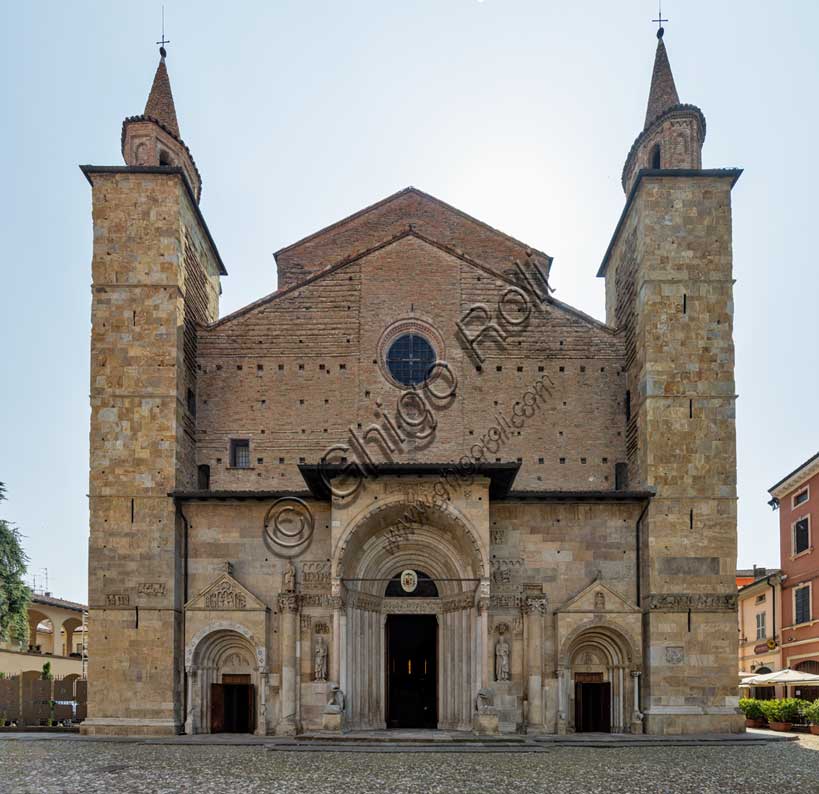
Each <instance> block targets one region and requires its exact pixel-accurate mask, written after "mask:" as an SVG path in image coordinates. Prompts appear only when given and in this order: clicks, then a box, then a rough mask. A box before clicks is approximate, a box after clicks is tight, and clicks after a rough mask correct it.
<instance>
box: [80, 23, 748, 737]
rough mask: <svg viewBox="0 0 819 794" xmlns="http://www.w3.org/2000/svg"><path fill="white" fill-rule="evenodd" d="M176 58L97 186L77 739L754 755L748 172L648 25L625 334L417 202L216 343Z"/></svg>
mask: <svg viewBox="0 0 819 794" xmlns="http://www.w3.org/2000/svg"><path fill="white" fill-rule="evenodd" d="M160 52H161V56H162V57H161V61H160V63H159V66H158V68H157V71H156V75H155V78H154V82H153V86H152V88H151V91H150V95H149V98H148V102H147V104H146V107H145V110H144V112H143V113H142V114H140V115H138V116H132V117H129V118H126V119H125V121H124V123H123V128H122V154H123V158H124V160H125V165H119V166H91V165H88V166H83V167H82V170H83V172H84V174H85V176H86V178H87V179H88V181H89V183H90V184H91V187H92V200H93V213H92V214H93V229H94V233H93V259H92V332H91V433H90V441H91V457H90V491H89V494H90V500H89V503H90V528H91V537H90V564H89V571H90V577H89V594H90V595H89V598H90V625H91V631H92V635H93V654H92V655H91V658H90V671H89V684H90V692H89V698H90V699H89V718H88V720H87V721H86V722H85V723H84V726H83V730H84V731H85V732H86V733H94V734H155V733H165V734H173V733H178V732H181V731H186V732H188V733H203V732H204V733H207V732H218V731H252V732H256V733H259V734H268V733H277V734H283V735H289V734H294V733H296V732H298V731H301V730H310V729H319V728H322V727H325V728H326V727H328V726H330V727H332V728H333V729H336V730H337V729H340V728H342V727H349V728H361V729H378V728H387V727H438V728H442V729H457V730H472V729H475V730H480V731H484V732H497V731H502V732H515V731H528V732H536V733H537V732H541V733H542V732H547V733H567V732H574V731H615V732H643V731H645V732H648V733H654V734H679V733H701V732H708V731H717V732H721V733H724V732H729V731H738V730H741V729H742V725H743V720H742V718H741V715H740V713H739V711H738V708H737V701H738V691H737V671H736V660H737V630H736V626H737V622H736V621H737V618H736V601H737V594H736V585H735V567H736V454H735V427H734V417H735V394H736V388H735V383H734V345H733V338H732V333H733V281H734V273H733V265H732V253H731V233H732V231H731V230H732V222H731V191H732V189H733V187H734V184H735V183H736V181H737V179H738V178H739V176H740V171H739V170H738V169H703V168H702V162H701V150H702V146H703V142H704V139H705V118H704V115H703V113H702V111H701V110H700V109H699V108H698V107H696V106H694V105H690V104H685V103H682V102H681V101H680V99H679V96H678V94H677V89H676V86H675V83H674V78H673V76H672V73H671V67H670V65H669V61H668V56H667V53H666V48H665V44H664V42H663V39H662V30H660V32H659V40H658V42H657V47H656V54H655V61H654V69H653V73H652V76H651V82H650V91H649V100H648V107H647V110H646V116H645V121H644V126H643V127H642V128H639V134H638V135H637V138H636V140H635V141H634V143H633V145H632V146H631V149H630V151H629V152H628V154H627V157H626V162H625V165H624V167H623V169H622V187H623V190H624V194H625V204H624V207H623V211H622V214H621V216H620V218H619V220H617V221H616V223H614V224H613V234H612V237H611V242H610V244H609V246H608V248H607V250H606V251H605V252H604V253H603V256H602V262H601V264H600V267H599V270H598V276H600V277H601V278H602V279H603V283H604V285H605V294H606V320H605V322H601V321H598V320H596V319H593V318H591V317H589V316H588V315H587V314H585V313H584V312H582V311H580V310H578V309H576V308H573V307H571V306H569V305H567V304H565V303H562V302H560V301H559V300H556V299H555V298H554V296H553V295H552V294H551V292H550V288H549V273H550V269H551V267H552V257H551V256H549V255H548V254H546V253H544V252H542V251H540V250H538V249H537V248H536V247H535V246H533V245H530V244H526V243H524V242H521V241H519V240H517V239H515V238H513V237H511V236H510V235H508V234H506V233H504V232H501V231H499V230H497V229H496V228H493V227H492V226H490V225H488V224H487V223H485V222H483V221H480V220H478V219H476V218H474V217H471V216H470V215H468V214H466V213H465V212H463V211H461V210H458V209H456V208H454V207H452V206H450V205H449V204H446V203H445V202H443V201H441V200H440V199H437V198H434V197H432V196H430V195H428V194H426V193H424V192H422V191H420V190H417V189H415V188H407V189H405V190H401V191H400V192H398V193H395V194H394V195H391V196H389V197H387V198H385V199H383V200H381V201H378V202H377V203H375V204H372V205H371V206H368V207H366V208H364V209H361V210H360V211H358V212H355V213H354V214H352V215H350V216H349V217H346V218H344V219H342V220H339V221H337V222H335V223H332V224H331V225H329V226H327V227H325V228H323V229H321V230H319V231H316V232H315V233H314V234H311V235H310V236H308V237H306V238H304V239H302V240H299V241H298V242H295V243H293V244H291V245H288V246H287V247H285V248H283V249H281V250H279V251H278V252H277V254H276V263H277V267H278V284H277V289H276V290H275V291H274V292H272V293H271V294H269V295H266V296H263V297H260V298H259V299H258V300H257V301H255V302H253V303H251V304H250V305H248V306H245V307H244V308H242V309H240V310H238V311H236V312H233V313H232V314H229V315H227V316H223V317H220V315H219V297H220V294H221V282H222V279H223V278H225V277H226V275H227V270H226V268H225V265H224V263H223V261H222V259H221V257H220V255H219V252H218V250H217V247H216V244H215V242H214V239H213V237H212V236H211V234H210V232H209V231H208V227H207V224H206V222H205V219H204V216H203V214H202V211H201V209H200V205H199V201H200V197H201V192H202V180H201V176H200V173H199V170H198V168H197V166H196V164H195V163H194V160H193V156H192V154H191V151H190V149H189V148H188V147H187V146H186V145H185V143H183V141H182V138H181V133H180V128H179V123H178V120H177V115H176V110H175V104H174V100H173V97H172V94H171V88H170V81H169V77H168V72H167V68H166V53H165V51H164V50H161V51H160ZM727 88H729V87H726V89H727ZM605 112H606V113H608V114H611V113H616V112H617V109H616V108H613V107H609V108H606V111H605ZM635 126H638V125H635ZM624 148H625V147H624ZM544 156H548V155H546V154H545V153H544ZM603 178H604V177H603V175H601V179H603ZM578 211H581V208H578ZM613 220H614V219H613ZM243 266H246V265H242V264H240V263H236V264H234V265H233V267H243Z"/></svg>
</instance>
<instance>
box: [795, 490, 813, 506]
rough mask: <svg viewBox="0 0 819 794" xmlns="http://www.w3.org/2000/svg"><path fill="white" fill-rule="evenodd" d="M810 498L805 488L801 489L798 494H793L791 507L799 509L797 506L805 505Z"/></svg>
mask: <svg viewBox="0 0 819 794" xmlns="http://www.w3.org/2000/svg"><path fill="white" fill-rule="evenodd" d="M809 498H810V491H809V490H808V489H807V488H803V489H802V490H801V491H799V493H797V494H794V497H793V506H794V507H799V505H803V504H805V502H807V501H808V499H809Z"/></svg>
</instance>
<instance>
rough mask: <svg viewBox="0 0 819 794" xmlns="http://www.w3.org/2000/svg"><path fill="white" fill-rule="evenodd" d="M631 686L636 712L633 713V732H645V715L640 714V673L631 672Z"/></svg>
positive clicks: (636, 671) (637, 671)
mask: <svg viewBox="0 0 819 794" xmlns="http://www.w3.org/2000/svg"><path fill="white" fill-rule="evenodd" d="M631 685H632V687H633V689H634V710H633V711H632V713H631V732H632V733H642V732H643V715H642V713H641V712H640V671H639V670H632V671H631Z"/></svg>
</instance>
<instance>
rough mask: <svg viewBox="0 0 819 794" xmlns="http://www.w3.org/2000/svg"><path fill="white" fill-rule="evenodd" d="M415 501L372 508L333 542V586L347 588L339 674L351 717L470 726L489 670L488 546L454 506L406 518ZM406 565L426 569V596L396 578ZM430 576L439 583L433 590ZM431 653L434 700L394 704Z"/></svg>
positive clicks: (353, 721) (362, 724)
mask: <svg viewBox="0 0 819 794" xmlns="http://www.w3.org/2000/svg"><path fill="white" fill-rule="evenodd" d="M410 509H412V505H410V504H408V503H407V502H406V501H405V500H404V499H403V498H398V499H395V500H394V501H391V502H381V503H379V504H378V506H377V507H374V508H373V507H370V508H368V509H367V510H365V511H363V512H362V514H361V515H360V516H359V517H358V518H357V519H354V520H353V521H351V522H350V523H349V525H348V529H347V530H346V531H345V532H344V533H343V534H342V536H341V538H340V539H339V543H338V545H337V546H336V549H335V553H334V559H333V574H334V586H336V587H338V589H339V590H340V591H341V592H343V593H344V610H343V612H342V613H341V614H340V615H339V618H338V622H339V627H340V631H339V639H338V654H337V656H338V658H339V663H338V671H337V672H338V676H339V681H340V685H341V688H342V689H343V690H344V692H345V694H346V696H347V697H346V711H347V720H348V724H349V725H350V727H352V728H362V729H363V728H366V729H373V728H376V729H377V728H386V727H388V726H392V727H411V726H412V727H421V726H426V727H436V726H437V727H438V728H442V729H447V730H470V729H471V727H472V713H473V708H474V702H475V696H476V694H477V690H478V689H479V688H480V687H481V686H485V684H482V683H481V682H482V680H483V676H485V675H486V674H487V670H486V659H485V658H484V656H485V651H484V649H485V647H486V631H487V626H486V623H487V615H486V610H483V611H482V612H480V613H479V610H478V608H477V607H478V600H479V593H480V592H482V590H481V585H482V583H484V584H485V590H486V595H487V596H488V575H487V571H488V565H487V563H486V561H485V550H484V549H482V548H481V546H480V544H479V543H478V541H477V540H476V537H475V533H474V532H472V531H471V528H470V526H469V525H468V523H467V521H466V520H465V519H464V518H463V517H462V516H461V515H460V514H459V513H458V511H457V510H455V509H454V508H452V507H451V506H450V505H448V504H445V505H441V506H436V507H431V506H427V507H426V509H425V510H424V514H423V523H421V522H420V521H418V522H412V523H410V522H408V521H407V520H406V519H405V518H404V517H405V516H406V514H407V511H408V510H410ZM416 515H417V511H416ZM397 527H400V530H398V529H397ZM406 570H410V571H415V572H416V573H417V572H419V571H420V572H421V574H422V575H423V576H421V577H419V580H420V581H419V585H420V586H421V588H422V594H421V595H416V596H413V595H412V594H409V593H406V592H400V591H398V590H395V587H396V585H395V584H394V583H393V582H394V580H395V579H396V577H397V576H398V575H400V573H401V572H402V571H406ZM425 582H429V583H431V584H430V586H434V589H430V590H429V592H427V591H426V587H427V585H426V584H425ZM424 659H426V672H425V679H426V680H425V682H424V683H425V688H424V691H423V693H422V697H424V698H426V700H425V701H424V702H425V703H426V708H420V709H415V711H414V713H411V710H407V709H404V708H401V707H399V708H398V709H397V710H396V708H394V706H395V705H396V703H395V700H394V697H395V696H396V695H397V694H398V689H400V688H401V687H402V686H404V685H408V684H409V682H408V681H407V680H406V678H408V677H409V675H410V670H409V667H408V663H409V662H410V660H412V664H413V666H412V673H411V674H412V676H413V677H414V676H416V674H417V673H421V674H422V675H423V674H424V666H423V665H424ZM401 660H402V663H403V665H405V668H404V670H405V674H406V675H405V679H404V681H403V682H402V681H401V680H400V669H399V661H401ZM393 661H395V677H394V678H391V676H392V675H393V673H392V668H393ZM418 665H420V668H419V667H418ZM334 675H335V670H334ZM420 683H421V682H419V684H420ZM392 686H395V687H396V689H392V690H391V687H392ZM391 694H392V697H393V699H392V700H391ZM399 698H401V699H402V702H404V703H406V702H407V700H406V699H403V695H399Z"/></svg>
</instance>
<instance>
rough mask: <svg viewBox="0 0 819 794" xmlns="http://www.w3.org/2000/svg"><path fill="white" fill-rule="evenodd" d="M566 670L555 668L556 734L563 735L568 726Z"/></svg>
mask: <svg viewBox="0 0 819 794" xmlns="http://www.w3.org/2000/svg"><path fill="white" fill-rule="evenodd" d="M567 682H568V670H566V668H565V667H558V668H557V732H558V733H559V734H565V733H566V732H567V731H568V725H569V713H568V711H569V697H568V695H569V692H568V689H567V687H568V683H567Z"/></svg>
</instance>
